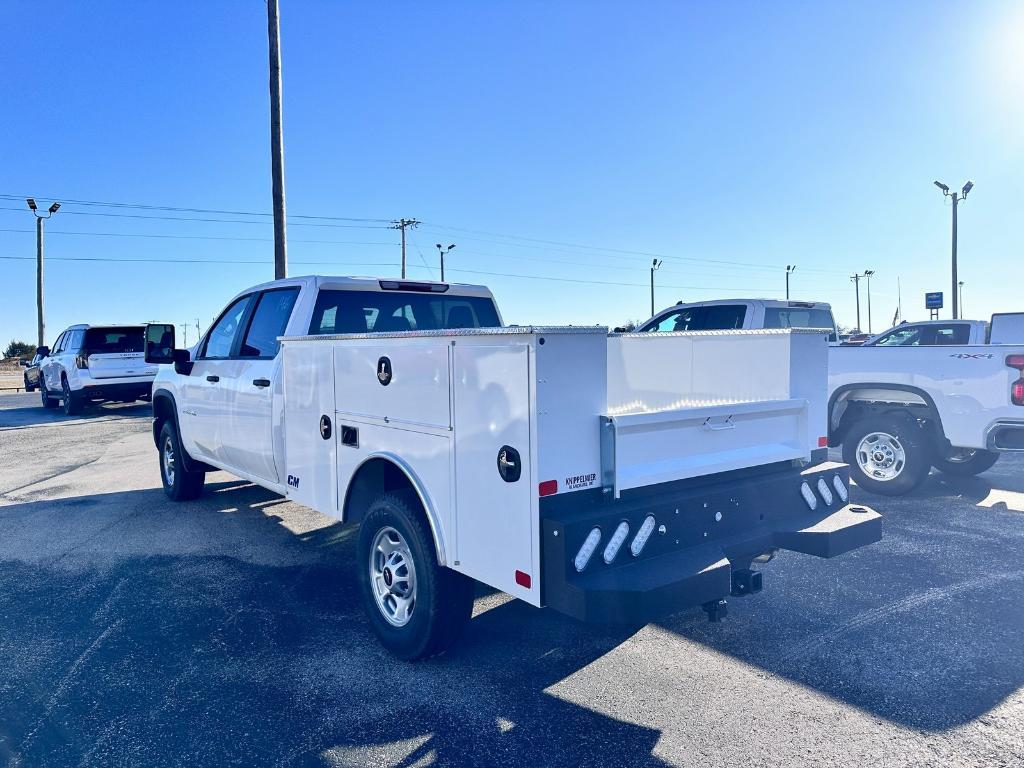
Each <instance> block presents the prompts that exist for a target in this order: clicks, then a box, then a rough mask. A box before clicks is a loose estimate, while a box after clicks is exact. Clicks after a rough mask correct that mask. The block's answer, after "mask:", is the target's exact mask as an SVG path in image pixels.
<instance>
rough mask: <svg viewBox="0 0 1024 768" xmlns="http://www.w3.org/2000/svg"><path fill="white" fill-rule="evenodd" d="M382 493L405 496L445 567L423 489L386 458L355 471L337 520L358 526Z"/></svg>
mask: <svg viewBox="0 0 1024 768" xmlns="http://www.w3.org/2000/svg"><path fill="white" fill-rule="evenodd" d="M382 493H402V494H404V495H407V496H408V498H409V502H410V504H411V505H412V507H413V509H415V510H417V513H418V514H420V515H422V517H423V520H424V522H425V523H426V524H427V528H429V529H430V533H431V536H432V537H433V539H434V550H435V553H436V554H437V562H438V564H439V565H447V564H448V562H447V554H446V552H445V544H444V540H443V539H442V538H441V536H442V531H441V529H440V524H439V523H438V521H437V519H436V515H435V514H434V512H433V510H432V509H431V508H430V507H429V504H430V502H429V501H428V499H427V497H426V495H425V493H426V491H425V489H423V488H421V487H419V486H417V484H416V481H414V480H413V479H412V477H410V475H409V470H407V469H405V468H403V467H401V466H399V464H398V463H396V462H395V461H393V460H391V459H390V458H388V457H385V456H374V457H372V458H370V459H368V460H367V461H366V462H365V463H364V464H362V466H360V467H359V469H357V470H356V473H355V475H353V477H352V480H351V481H350V482H349V484H348V489H347V490H346V491H345V501H344V503H343V504H342V507H341V514H342V517H341V519H342V520H343V521H344V522H345V523H357V524H358V523H361V522H362V520H363V517H365V515H366V510H367V509H368V508H369V506H370V504H371V503H372V502H373V500H374V499H375V498H377V496H379V495H380V494H382Z"/></svg>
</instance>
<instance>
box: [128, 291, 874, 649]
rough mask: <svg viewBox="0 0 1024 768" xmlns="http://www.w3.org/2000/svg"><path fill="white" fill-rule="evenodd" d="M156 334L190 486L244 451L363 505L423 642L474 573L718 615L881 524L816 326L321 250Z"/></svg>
mask: <svg viewBox="0 0 1024 768" xmlns="http://www.w3.org/2000/svg"><path fill="white" fill-rule="evenodd" d="M146 348H147V351H146V359H147V360H148V361H149V362H152V363H160V364H161V367H160V372H159V374H158V375H157V378H156V381H155V382H154V386H153V415H154V420H153V436H154V441H155V444H156V447H157V450H158V456H159V462H160V473H161V479H162V482H163V486H164V490H165V492H166V493H167V495H168V496H169V497H170V498H171V499H173V500H176V501H184V500H187V499H192V498H195V497H196V496H197V495H199V494H200V493H201V491H202V487H203V482H204V477H205V473H206V472H207V471H209V470H211V469H214V468H216V469H223V470H226V471H228V472H230V473H232V474H234V475H236V476H238V477H241V478H244V479H247V480H250V481H252V482H254V483H256V484H258V485H260V486H263V487H264V488H267V489H269V490H271V491H273V492H275V493H279V494H282V495H284V496H287V497H288V498H289V499H292V500H294V501H295V502H298V503H300V504H303V505H306V506H308V507H310V508H312V509H315V510H317V511H319V512H322V513H324V514H326V515H329V516H331V517H334V518H337V519H339V520H341V521H343V522H345V523H351V524H353V525H358V533H357V535H356V566H357V567H356V577H357V580H358V588H359V591H360V594H361V597H362V600H363V603H364V606H365V609H366V612H367V616H368V617H369V620H370V624H371V626H372V628H373V630H374V632H375V634H376V635H377V637H378V638H379V639H380V641H381V643H382V644H383V645H384V646H385V647H386V648H388V649H389V650H390V651H391V652H392V653H394V654H395V655H397V656H399V657H401V658H404V659H416V658H422V657H425V656H430V655H433V654H436V653H439V652H442V651H444V650H445V649H446V648H447V647H449V645H450V644H451V643H452V642H453V641H454V640H455V638H456V637H457V636H458V634H459V632H460V630H461V628H462V626H463V625H464V623H465V622H466V620H467V619H468V617H469V615H470V612H471V609H472V601H473V585H474V582H475V581H480V582H483V583H485V584H487V585H489V586H491V587H493V588H495V589H498V590H502V591H504V592H506V593H508V594H510V595H512V596H514V597H516V598H519V599H521V600H524V601H525V602H527V603H529V604H531V605H534V606H549V607H551V608H553V609H556V610H558V611H561V612H563V613H566V614H568V615H571V616H574V617H577V618H579V619H583V620H591V621H636V620H643V619H645V618H647V617H650V616H653V615H656V614H658V613H664V612H670V611H678V610H681V609H683V608H686V607H691V606H702V607H703V608H704V610H705V611H706V612H707V614H708V616H709V617H710V618H711V619H712V620H717V619H720V618H721V617H722V616H723V615H724V614H725V611H726V602H725V598H726V597H728V596H730V595H735V596H745V595H749V594H752V593H754V592H758V591H760V589H761V586H762V575H761V572H760V571H758V570H755V565H756V564H757V563H761V562H766V561H768V560H770V559H771V557H772V555H773V554H774V552H775V551H776V550H778V549H788V550H793V551H797V552H803V553H807V554H812V555H817V556H820V557H832V556H835V555H839V554H841V553H843V552H847V551H849V550H851V549H854V548H856V547H860V546H863V545H865V544H869V543H871V542H874V541H877V540H878V539H879V538H880V537H881V518H880V516H879V515H878V513H876V512H875V511H874V510H872V509H870V508H868V507H865V506H863V505H854V504H851V503H850V502H849V491H848V480H849V478H848V474H847V468H846V467H845V466H844V465H842V464H839V463H834V462H829V461H827V456H826V453H827V450H826V449H825V426H826V364H827V341H826V336H825V334H824V333H821V332H818V331H801V330H782V329H779V330H765V331H755V332H743V331H739V332H735V331H734V332H705V333H671V334H646V333H638V334H610V335H609V334H608V332H607V329H606V328H603V327H539V326H503V325H502V321H501V316H500V314H499V312H498V309H497V307H496V306H495V304H494V300H493V298H492V296H491V294H490V291H488V290H487V289H486V288H484V287H482V286H470V285H455V284H447V283H433V282H431V283H420V282H411V281H404V280H389V279H374V278H349V277H320V276H311V277H298V278H289V279H285V280H277V281H274V282H272V283H267V284H263V285H259V286H255V287H254V288H250V289H247V290H245V291H242V292H241V293H240V294H238V295H237V296H236V297H235V298H233V299H231V301H230V302H229V303H228V305H227V308H226V309H225V310H224V311H223V312H222V313H221V314H220V316H219V318H218V319H217V321H216V322H215V323H214V324H213V325H212V326H211V328H210V329H209V330H208V331H207V333H206V335H205V336H204V337H203V338H202V339H201V341H200V342H199V344H198V345H197V346H196V347H194V348H193V350H192V351H189V350H182V349H175V348H174V326H173V325H166V326H164V325H152V326H150V327H149V328H148V329H147V343H146ZM652 372H657V374H658V375H653V373H652Z"/></svg>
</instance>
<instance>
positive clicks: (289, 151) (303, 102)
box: [0, 0, 1024, 342]
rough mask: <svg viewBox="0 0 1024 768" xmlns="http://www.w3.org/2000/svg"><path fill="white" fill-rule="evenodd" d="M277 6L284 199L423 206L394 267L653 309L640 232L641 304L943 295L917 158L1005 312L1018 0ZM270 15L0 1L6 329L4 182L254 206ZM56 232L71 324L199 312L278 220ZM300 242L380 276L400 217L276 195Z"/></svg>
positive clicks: (1022, 78)
mask: <svg viewBox="0 0 1024 768" xmlns="http://www.w3.org/2000/svg"><path fill="white" fill-rule="evenodd" d="M281 4H282V9H281V13H282V48H283V55H284V67H283V72H284V132H285V153H286V183H287V192H288V210H289V213H290V214H296V215H306V216H332V217H345V218H352V219H380V220H389V219H394V218H398V217H415V218H418V219H420V220H421V221H422V222H424V224H423V225H422V226H421V227H420V228H419V229H418V230H416V231H415V232H414V233H413V234H412V238H411V240H410V248H409V254H410V264H411V272H410V274H411V276H413V277H427V276H434V277H436V275H437V272H436V250H435V248H434V243H435V242H439V241H442V240H443V241H444V242H445V243H446V244H447V243H449V242H454V243H457V247H456V249H455V251H453V253H452V255H451V257H450V258H449V259H448V261H447V267H448V269H449V270H450V273H449V274H448V277H449V279H451V280H459V281H465V282H482V283H486V284H488V285H490V286H491V288H492V289H493V290H494V292H495V294H496V296H497V298H498V300H499V302H500V304H501V306H502V309H503V312H504V315H505V319H506V320H507V321H509V322H520V323H524V322H542V323H604V324H617V323H621V322H623V321H625V320H627V319H637V318H644V317H646V316H647V315H648V314H649V289H648V287H647V284H648V283H647V281H648V274H649V273H648V267H649V264H650V261H651V256H652V255H653V254H659V255H663V256H665V257H666V258H665V264H664V266H663V267H662V268H661V270H660V272H659V273H658V276H657V280H658V284H659V286H660V287H659V288H658V292H657V296H658V303H659V305H668V304H670V303H674V302H675V301H676V300H678V299H685V300H697V299H707V298H723V297H730V296H741V295H755V296H766V297H782V295H783V291H784V267H785V265H786V264H787V263H795V264H797V265H798V267H797V272H796V274H795V275H794V277H793V294H794V297H795V298H807V299H818V300H825V301H830V302H832V304H833V305H834V306H835V308H836V311H837V315H838V318H839V320H840V322H841V323H844V324H848V325H852V324H853V323H854V291H853V285H852V283H851V282H850V280H849V275H851V274H853V272H855V271H863V270H864V269H874V270H876V276H875V278H874V282H873V285H872V301H873V307H874V318H873V319H874V325H875V330H879V329H881V328H882V327H885V326H886V325H887V324H888V321H889V320H890V319H891V318H892V315H893V312H894V310H895V305H896V298H897V278H900V279H901V282H902V295H903V304H904V315H905V316H906V317H908V318H910V319H916V318H921V317H924V316H925V315H926V311H925V310H924V302H923V294H924V292H925V291H927V290H944V291H946V292H947V308H948V305H949V300H948V291H949V219H950V211H949V208H948V205H947V204H945V203H944V201H943V199H942V197H941V195H940V193H939V192H938V190H936V189H935V188H934V187H933V186H932V183H931V182H932V180H933V179H940V180H943V181H945V182H946V183H948V184H949V185H951V186H952V187H954V188H958V187H959V186H960V185H962V184H963V182H964V181H966V180H967V179H973V181H974V182H975V184H976V188H975V190H974V191H973V192H972V193H971V196H970V199H969V200H968V202H967V203H966V205H964V206H963V207H961V209H960V258H961V262H960V276H961V278H962V279H963V280H965V281H966V284H967V285H966V287H965V295H964V302H965V309H966V315H967V316H969V317H982V316H987V315H988V314H989V313H991V312H993V311H1006V310H1015V309H1021V308H1022V300H1021V290H1020V289H1021V274H1022V272H1021V269H1020V266H1019V265H1020V257H1021V253H1022V250H1024V225H1022V222H1024V217H1022V216H1021V214H1020V212H1019V208H1020V202H1021V200H1022V199H1024V194H1022V193H1024V168H1022V160H1024V131H1021V129H1020V125H1021V122H1022V118H1024V52H1022V51H1024V46H1022V45H1021V44H1020V41H1021V40H1024V6H1021V4H1019V3H1013V2H975V3H946V2H942V3H938V2H934V3H912V2H907V3H882V2H878V3H873V2H856V3H828V4H825V3H810V2H807V3H782V2H779V3H754V2H735V3H730V4H724V3H696V2H645V3H624V2H620V3H611V2H585V3H584V2H561V3H541V2H514V3H513V2H506V3H477V2H459V3H429V4H427V3H411V2H409V3H403V2H394V3H363V4H358V3H338V2H312V1H307V2H301V3H299V2H295V1H294V0H281ZM265 13H266V12H265V4H264V3H263V2H259V1H258V0H248V1H247V2H242V1H241V0H234V1H232V2H227V1H226V0H225V2H210V3H171V4H168V3H161V4H158V3H135V4H124V3H121V4H114V3H104V2H92V3H70V2H54V3H48V4H45V5H44V6H39V5H38V4H35V5H33V4H25V3H21V4H14V3H8V4H6V5H5V7H4V9H3V11H2V14H3V28H4V30H5V31H6V35H5V43H4V46H3V47H2V49H0V66H2V71H3V73H4V77H3V79H2V84H0V89H2V91H0V92H2V100H0V104H2V110H0V125H2V133H0V137H2V141H0V194H2V195H11V196H14V199H0V230H3V231H0V257H4V258H0V270H2V274H3V278H4V279H3V285H4V288H5V291H4V301H3V302H2V303H0V337H2V340H3V341H5V342H6V340H8V339H10V338H12V337H17V338H23V339H27V340H34V336H35V290H34V281H35V265H34V261H33V260H32V258H33V257H34V247H35V246H34V234H33V230H32V227H33V222H32V219H31V215H30V214H29V212H28V211H27V210H26V209H25V208H24V202H23V200H21V197H23V196H25V195H35V196H37V197H39V199H40V202H44V203H49V201H50V200H51V199H58V200H64V201H67V200H82V201H106V202H110V201H112V202H121V203H129V204H133V205H155V206H168V207H178V208H194V209H210V210H225V211H243V212H268V211H269V210H270V164H269V138H268V119H267V114H268V93H267V53H266V15H265ZM7 209H14V210H7ZM101 213H102V214H117V215H113V216H111V215H105V216H100V215H95V214H101ZM125 214H130V216H126V215H125ZM143 215H145V216H161V217H177V220H168V219H167V218H133V217H134V216H143ZM196 218H208V219H219V220H218V221H191V220H184V219H196ZM225 220H227V221H225ZM310 224H320V225H323V224H331V225H332V226H309V225H310ZM341 225H344V226H341ZM11 230H16V231H11ZM47 231H48V236H47V255H48V257H49V258H50V260H49V261H48V266H47V293H46V300H47V328H48V334H47V336H48V340H49V341H52V340H53V338H55V336H56V334H57V333H58V332H59V331H60V330H61V329H62V328H63V327H65V326H66V325H68V324H70V323H73V322H82V321H87V322H102V321H118V322H131V321H137V320H145V319H163V320H171V321H174V322H177V323H184V322H190V323H194V322H195V319H196V318H199V320H200V323H201V324H202V326H203V327H204V328H205V327H206V325H207V324H208V323H209V320H210V318H211V316H213V315H214V314H215V313H217V312H218V311H219V309H220V308H221V307H222V306H223V304H224V303H225V302H226V300H227V299H228V297H229V296H230V295H231V294H233V293H235V292H236V291H238V290H240V289H242V288H244V287H246V286H248V285H251V284H254V283H257V282H261V281H263V280H267V279H270V278H271V277H272V276H273V244H272V242H271V239H270V238H271V236H272V229H271V226H270V224H269V218H267V217H258V216H257V217H253V216H244V217H240V216H233V215H232V216H229V215H226V214H209V213H188V212H169V211H162V210H147V209H140V208H102V207H97V206H86V205H81V204H72V203H65V205H64V207H63V208H62V209H61V211H59V212H58V214H57V215H56V216H55V217H54V219H53V220H52V222H50V223H49V225H48V230H47ZM81 233H92V234H81ZM135 235H146V237H136V236H135ZM154 235H161V236H171V237H154ZM541 241H548V242H541ZM421 253H422V257H421ZM289 255H290V258H291V261H292V267H291V270H290V271H291V273H292V274H307V273H314V272H319V273H325V274H381V275H394V274H396V273H397V269H398V259H399V248H398V236H397V233H396V232H394V231H392V230H389V229H386V228H382V225H380V224H379V223H376V222H373V221H370V222H346V221H338V220H322V219H294V220H293V221H292V222H291V224H290V226H289ZM11 257H20V258H11ZM26 257H28V258H26ZM86 258H91V259H97V258H98V259H114V260H124V259H134V260H136V261H131V262H127V261H126V262H123V263H117V262H116V261H83V260H81V259H86ZM60 259H66V260H60ZM157 260H163V261H157ZM186 260H189V261H186ZM212 261H218V262H223V261H228V262H230V261H235V262H251V263H235V264H224V263H203V262H212ZM146 262H150V263H146ZM303 262H306V263H303ZM314 262H316V263H314ZM425 262H426V263H428V264H429V265H430V266H431V267H432V268H433V271H430V270H428V269H427V267H426V266H424V263H425ZM862 298H863V297H862ZM945 315H948V309H947V310H946V311H944V316H945ZM862 325H864V326H866V325H867V318H866V311H865V312H864V317H863V320H862Z"/></svg>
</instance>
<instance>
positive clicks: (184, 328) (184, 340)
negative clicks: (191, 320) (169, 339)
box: [181, 323, 188, 349]
mask: <svg viewBox="0 0 1024 768" xmlns="http://www.w3.org/2000/svg"><path fill="white" fill-rule="evenodd" d="M181 336H182V339H181V343H182V345H183V346H184V347H185V348H186V349H188V323H182V324H181Z"/></svg>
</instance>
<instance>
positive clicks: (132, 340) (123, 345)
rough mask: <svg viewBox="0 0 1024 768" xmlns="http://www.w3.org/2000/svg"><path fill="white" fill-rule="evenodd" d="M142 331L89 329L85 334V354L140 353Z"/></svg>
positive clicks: (134, 328)
mask: <svg viewBox="0 0 1024 768" xmlns="http://www.w3.org/2000/svg"><path fill="white" fill-rule="evenodd" d="M144 335H145V334H144V331H143V329H142V326H141V325H140V326H138V327H133V328H89V329H88V330H87V331H86V332H85V348H84V349H83V352H84V353H85V354H103V353H106V352H142V350H143V336H144Z"/></svg>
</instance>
